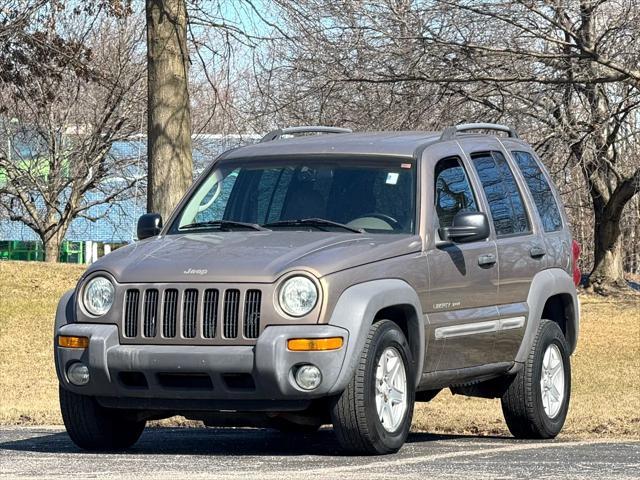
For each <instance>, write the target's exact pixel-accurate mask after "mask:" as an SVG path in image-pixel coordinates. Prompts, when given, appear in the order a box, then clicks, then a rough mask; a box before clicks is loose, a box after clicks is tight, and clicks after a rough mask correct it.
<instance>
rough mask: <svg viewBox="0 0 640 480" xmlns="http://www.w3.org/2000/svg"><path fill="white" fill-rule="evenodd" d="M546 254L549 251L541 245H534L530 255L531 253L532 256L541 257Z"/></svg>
mask: <svg viewBox="0 0 640 480" xmlns="http://www.w3.org/2000/svg"><path fill="white" fill-rule="evenodd" d="M546 254H547V251H546V250H545V249H544V248H542V247H541V246H539V245H534V246H533V247H531V250H529V255H531V258H541V257H544V256H545V255H546Z"/></svg>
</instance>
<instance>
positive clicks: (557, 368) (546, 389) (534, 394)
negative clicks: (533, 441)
mask: <svg viewBox="0 0 640 480" xmlns="http://www.w3.org/2000/svg"><path fill="white" fill-rule="evenodd" d="M570 396H571V365H570V363H569V347H568V345H567V342H566V340H565V338H564V335H563V334H562V330H560V327H558V325H557V324H556V323H554V322H552V321H550V320H542V322H541V323H540V326H539V328H538V332H537V335H536V338H535V340H534V342H533V345H532V347H531V352H530V353H529V356H528V358H527V361H526V362H525V364H524V366H523V368H522V369H521V370H520V371H519V372H518V374H517V375H516V377H515V378H514V379H513V382H512V383H511V385H510V386H509V388H508V389H507V391H506V393H505V394H504V395H503V397H502V411H503V413H504V418H505V420H506V422H507V426H508V427H509V431H511V433H512V434H513V436H514V437H516V438H554V437H555V436H556V435H558V433H560V430H561V429H562V427H563V425H564V421H565V419H566V418H567V412H568V410H569V399H570Z"/></svg>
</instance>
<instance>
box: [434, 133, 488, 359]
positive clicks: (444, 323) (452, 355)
mask: <svg viewBox="0 0 640 480" xmlns="http://www.w3.org/2000/svg"><path fill="white" fill-rule="evenodd" d="M451 143H452V146H450V147H449V150H447V145H446V144H444V145H443V144H440V145H439V146H438V149H434V151H433V153H432V154H431V155H432V159H430V161H429V164H430V165H433V167H432V168H433V169H431V168H429V169H428V170H429V177H428V178H427V179H426V180H425V183H423V184H424V185H425V188H427V202H428V208H427V212H428V215H429V218H428V219H427V225H428V232H427V235H426V236H427V238H428V239H429V240H428V248H427V260H428V267H429V292H428V295H427V300H426V303H427V304H426V305H425V306H424V309H425V312H426V313H427V314H428V317H429V322H430V324H431V327H432V328H431V335H430V339H429V342H430V345H429V347H428V351H429V352H430V354H429V356H428V359H427V365H426V371H436V370H437V371H443V370H454V369H460V368H466V367H474V366H478V365H484V364H487V363H492V362H493V360H494V359H493V344H494V341H495V335H496V325H497V320H498V317H499V312H498V309H497V308H496V302H497V294H498V284H497V282H498V269H497V266H496V259H497V250H496V245H495V242H494V241H493V240H491V239H487V240H483V241H479V242H472V243H460V244H454V245H448V246H437V245H436V242H437V241H438V240H439V235H438V229H439V228H440V227H445V226H450V225H451V222H452V220H453V217H454V216H455V214H456V213H458V212H459V211H484V210H485V208H484V206H483V205H482V204H481V203H480V202H479V201H478V198H479V197H478V195H477V191H476V189H475V188H474V186H473V185H474V184H473V181H472V180H471V177H470V176H469V167H470V166H469V164H468V162H466V161H465V160H464V155H463V153H462V151H461V150H460V149H459V147H458V146H457V144H455V143H453V142H451ZM434 157H435V158H434ZM432 162H433V163H432ZM476 188H477V185H476Z"/></svg>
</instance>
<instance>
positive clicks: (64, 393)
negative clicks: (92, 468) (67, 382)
mask: <svg viewBox="0 0 640 480" xmlns="http://www.w3.org/2000/svg"><path fill="white" fill-rule="evenodd" d="M60 411H61V412H62V420H63V421H64V426H65V428H66V429H67V433H68V434H69V436H70V437H71V440H73V443H75V444H76V445H77V446H78V447H80V448H83V449H85V450H122V449H125V448H128V447H130V446H132V445H133V444H134V443H136V442H137V441H138V438H140V435H142V431H143V430H144V427H145V424H146V422H145V421H144V420H134V419H132V418H131V417H129V416H127V412H126V411H123V410H118V409H114V408H105V407H103V406H101V405H100V404H99V403H98V402H97V401H96V399H95V398H93V397H89V396H86V395H78V394H77V393H73V392H70V391H69V390H66V389H64V388H63V387H62V386H60Z"/></svg>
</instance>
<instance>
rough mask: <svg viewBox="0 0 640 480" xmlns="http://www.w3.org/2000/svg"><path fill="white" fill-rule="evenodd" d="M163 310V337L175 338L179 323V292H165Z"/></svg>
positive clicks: (169, 290)
mask: <svg viewBox="0 0 640 480" xmlns="http://www.w3.org/2000/svg"><path fill="white" fill-rule="evenodd" d="M162 309H163V312H164V317H163V318H162V320H163V322H162V335H164V336H165V337H166V338H173V337H175V336H176V323H177V321H178V290H176V289H174V288H170V289H168V290H165V292H164V303H163V305H162Z"/></svg>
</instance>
